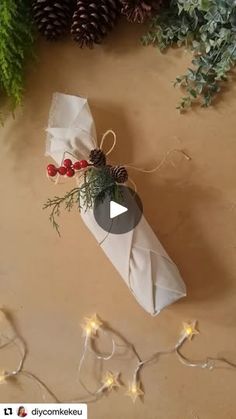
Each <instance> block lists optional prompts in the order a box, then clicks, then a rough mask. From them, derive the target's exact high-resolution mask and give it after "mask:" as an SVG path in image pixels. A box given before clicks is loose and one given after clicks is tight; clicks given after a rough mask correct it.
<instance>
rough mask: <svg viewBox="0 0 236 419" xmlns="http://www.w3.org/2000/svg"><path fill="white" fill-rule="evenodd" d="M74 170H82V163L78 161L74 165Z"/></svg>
mask: <svg viewBox="0 0 236 419" xmlns="http://www.w3.org/2000/svg"><path fill="white" fill-rule="evenodd" d="M73 168H74V169H75V170H80V168H81V167H80V162H79V161H76V162H75V163H74V164H73Z"/></svg>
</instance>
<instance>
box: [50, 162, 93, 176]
mask: <svg viewBox="0 0 236 419" xmlns="http://www.w3.org/2000/svg"><path fill="white" fill-rule="evenodd" d="M88 166H89V163H88V162H87V160H80V161H76V162H75V163H74V164H73V163H72V161H71V160H70V159H65V160H64V162H63V166H61V167H56V166H55V165H54V164H49V165H48V167H47V172H48V175H49V176H50V177H54V176H56V175H57V174H59V175H61V176H65V175H66V176H68V177H73V176H74V174H75V172H76V171H78V170H81V169H86V167H88Z"/></svg>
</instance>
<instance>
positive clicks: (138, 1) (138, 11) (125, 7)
mask: <svg viewBox="0 0 236 419" xmlns="http://www.w3.org/2000/svg"><path fill="white" fill-rule="evenodd" d="M162 2H163V0H121V3H122V9H121V13H122V14H123V15H125V16H126V17H127V20H128V21H129V22H137V23H143V21H144V20H145V19H146V18H148V17H150V16H151V14H152V13H153V12H155V11H158V10H159V8H160V6H161V5H162Z"/></svg>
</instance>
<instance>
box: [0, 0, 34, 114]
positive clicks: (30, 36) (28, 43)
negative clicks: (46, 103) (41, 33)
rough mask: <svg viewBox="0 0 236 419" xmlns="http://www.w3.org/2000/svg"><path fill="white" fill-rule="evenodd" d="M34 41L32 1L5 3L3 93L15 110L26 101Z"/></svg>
mask: <svg viewBox="0 0 236 419" xmlns="http://www.w3.org/2000/svg"><path fill="white" fill-rule="evenodd" d="M33 41H34V30H33V23H32V18H31V2H30V0H1V1H0V90H1V91H2V93H4V94H6V95H7V96H8V97H10V99H11V102H12V107H13V108H15V107H16V106H17V105H18V104H20V102H21V99H22V93H23V85H24V69H25V61H26V59H27V57H28V56H29V54H30V53H31V52H32V45H33Z"/></svg>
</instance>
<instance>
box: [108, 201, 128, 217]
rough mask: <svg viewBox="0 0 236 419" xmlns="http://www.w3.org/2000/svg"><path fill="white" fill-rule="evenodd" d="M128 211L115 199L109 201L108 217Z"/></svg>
mask: <svg viewBox="0 0 236 419" xmlns="http://www.w3.org/2000/svg"><path fill="white" fill-rule="evenodd" d="M127 211H128V208H126V207H123V205H120V204H117V202H115V201H111V202H110V218H115V217H118V215H121V214H124V213H125V212H127Z"/></svg>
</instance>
